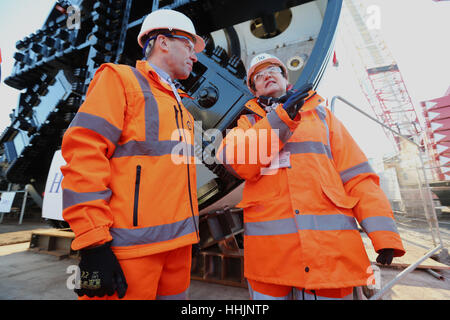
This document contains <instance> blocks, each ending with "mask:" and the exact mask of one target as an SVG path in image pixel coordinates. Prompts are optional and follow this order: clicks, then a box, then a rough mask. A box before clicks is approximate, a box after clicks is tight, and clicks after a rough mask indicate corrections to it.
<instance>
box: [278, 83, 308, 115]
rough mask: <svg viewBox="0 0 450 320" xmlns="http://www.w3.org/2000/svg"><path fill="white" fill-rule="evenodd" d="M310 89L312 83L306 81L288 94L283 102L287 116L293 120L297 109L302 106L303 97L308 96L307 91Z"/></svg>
mask: <svg viewBox="0 0 450 320" xmlns="http://www.w3.org/2000/svg"><path fill="white" fill-rule="evenodd" d="M310 90H312V84H311V83H307V84H305V85H303V86H302V87H301V88H300V89H299V90H298V91H295V92H294V93H293V94H290V95H289V98H288V99H287V100H286V102H285V103H284V104H283V108H284V110H286V112H287V114H288V115H289V118H291V119H292V120H294V118H295V117H296V116H297V113H298V111H299V110H300V109H301V108H302V107H303V104H304V103H305V98H306V97H307V96H308V92H309V91H310Z"/></svg>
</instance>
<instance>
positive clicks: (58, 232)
mask: <svg viewBox="0 0 450 320" xmlns="http://www.w3.org/2000/svg"><path fill="white" fill-rule="evenodd" d="M69 230H70V229H43V230H34V231H33V234H37V235H42V236H53V237H62V238H71V239H74V238H75V233H73V232H72V231H69Z"/></svg>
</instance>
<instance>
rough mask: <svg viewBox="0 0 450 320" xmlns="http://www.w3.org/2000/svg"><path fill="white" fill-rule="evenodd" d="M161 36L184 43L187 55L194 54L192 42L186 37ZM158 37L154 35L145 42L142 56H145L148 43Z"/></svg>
mask: <svg viewBox="0 0 450 320" xmlns="http://www.w3.org/2000/svg"><path fill="white" fill-rule="evenodd" d="M161 35H162V36H165V37H167V38H175V39H180V40H183V42H184V44H185V46H186V48H187V49H188V51H189V55H192V54H194V53H195V50H194V43H193V42H192V40H191V39H189V38H188V37H186V36H180V35H175V34H161ZM158 36H159V35H156V36H153V37H150V38H148V39H147V41H146V42H145V46H144V48H143V52H144V55H145V49H146V48H147V46H148V44H149V42H150V41H151V40H155V39H156V38H157V37H158Z"/></svg>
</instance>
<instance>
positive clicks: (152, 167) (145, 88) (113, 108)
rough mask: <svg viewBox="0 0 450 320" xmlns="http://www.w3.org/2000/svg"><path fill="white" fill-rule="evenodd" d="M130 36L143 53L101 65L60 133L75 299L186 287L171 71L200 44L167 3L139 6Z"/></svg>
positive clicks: (187, 167)
mask: <svg viewBox="0 0 450 320" xmlns="http://www.w3.org/2000/svg"><path fill="white" fill-rule="evenodd" d="M138 42H139V44H140V46H141V47H142V48H143V52H144V55H145V59H144V60H142V61H138V62H137V64H136V68H134V67H130V66H127V65H116V64H111V63H107V64H103V65H101V66H100V68H99V69H98V70H97V72H96V74H95V76H94V78H93V80H92V82H91V84H90V86H89V89H88V92H87V95H86V100H85V102H84V103H83V104H82V106H81V107H80V109H79V111H78V113H77V115H76V116H75V118H74V120H73V121H72V123H71V125H70V126H69V128H68V130H67V131H66V133H65V135H64V138H63V143H62V154H63V157H64V158H65V160H66V162H67V165H65V166H63V167H62V168H61V170H62V172H63V175H64V179H63V182H62V188H63V217H64V219H65V220H66V221H67V222H68V223H69V225H70V227H71V228H72V230H73V231H74V233H75V239H74V241H73V243H72V248H73V249H74V250H80V255H81V260H80V264H79V266H80V271H81V281H80V282H81V283H80V284H79V286H78V288H76V289H75V292H76V293H77V294H78V295H79V296H82V298H92V297H100V298H104V299H111V298H112V299H117V298H125V299H185V298H186V294H187V290H188V288H189V283H190V267H191V248H192V244H194V243H197V242H198V240H199V235H198V203H197V192H196V171H195V164H194V162H195V161H194V160H193V141H194V131H193V127H194V126H193V123H194V119H193V117H192V115H191V114H190V113H189V112H188V110H187V109H186V108H185V107H184V106H183V104H182V102H181V98H180V97H184V96H187V94H185V93H184V92H182V91H181V90H178V89H176V88H175V86H174V84H173V82H172V80H174V79H186V78H187V77H188V76H189V74H190V72H191V71H192V66H193V63H194V62H196V61H197V57H196V53H198V52H200V51H202V50H203V49H204V47H205V44H204V41H203V39H202V38H201V37H199V36H198V35H196V32H195V29H194V25H193V24H192V21H191V20H190V19H189V18H188V17H187V16H185V15H183V14H182V13H180V12H177V11H173V10H158V11H154V12H152V13H151V14H149V15H148V16H147V17H146V18H145V19H144V21H143V24H142V27H141V32H140V33H139V36H138ZM180 145H181V148H180Z"/></svg>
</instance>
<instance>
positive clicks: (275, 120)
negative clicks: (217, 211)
mask: <svg viewBox="0 0 450 320" xmlns="http://www.w3.org/2000/svg"><path fill="white" fill-rule="evenodd" d="M314 93H315V92H313V91H311V92H310V95H309V100H308V101H307V102H306V103H305V105H304V106H303V108H302V112H301V113H300V116H297V117H296V118H295V119H294V120H291V119H290V118H289V116H288V115H287V113H286V112H285V110H284V109H283V108H282V105H279V106H278V107H277V108H276V109H275V110H274V111H271V112H269V113H267V114H266V112H265V111H264V110H263V109H262V108H261V107H260V106H259V105H258V103H257V100H256V99H253V100H250V101H249V102H248V103H247V104H246V109H247V111H248V114H245V115H243V116H241V117H240V118H239V120H238V125H237V127H236V128H233V130H231V132H229V133H228V134H227V136H226V138H225V139H224V140H223V141H222V144H221V146H220V147H219V150H218V152H217V158H218V159H219V160H220V161H221V162H223V163H224V165H225V166H226V167H227V168H228V170H230V172H232V173H233V174H235V175H236V176H238V177H240V178H242V179H245V180H246V181H245V187H244V191H243V198H242V201H241V203H240V204H239V205H238V206H240V207H242V208H244V227H245V232H244V274H245V276H246V277H247V278H249V279H253V280H258V281H262V282H268V283H275V284H282V285H292V286H297V287H301V288H306V289H322V288H345V287H352V286H359V285H367V284H368V277H369V276H371V275H372V274H371V273H370V269H369V270H368V269H367V268H368V267H369V266H370V262H369V259H368V257H367V254H366V251H365V248H364V245H363V242H362V238H361V236H360V234H359V231H358V227H357V223H356V221H355V218H356V220H357V221H358V223H359V224H360V225H361V227H362V228H363V229H364V231H365V232H366V233H367V234H368V236H369V237H370V239H371V241H372V243H373V246H374V248H375V250H380V249H382V248H393V249H394V255H395V256H402V255H403V254H404V252H405V250H404V248H403V245H402V242H401V239H400V237H399V234H398V232H397V228H396V224H395V221H394V218H393V214H392V210H391V207H390V204H389V201H388V199H387V197H386V195H385V194H384V193H383V191H382V190H381V188H380V186H379V177H378V176H377V175H376V174H375V173H374V171H373V170H372V168H371V166H370V165H369V163H368V161H367V158H366V156H365V155H364V154H363V152H362V151H361V150H360V148H359V147H358V145H357V144H356V143H355V141H354V140H353V138H352V137H351V136H350V134H349V133H348V132H347V130H346V129H345V128H344V126H343V125H342V123H341V122H340V121H339V120H338V119H337V118H335V117H334V116H333V114H332V113H331V112H330V111H329V110H328V109H326V108H325V107H323V106H320V105H319V104H320V102H322V101H323V98H321V97H320V96H319V95H314ZM271 129H278V130H279V131H278V133H277V132H276V131H275V130H271ZM251 131H254V132H253V134H251V133H250V132H251ZM267 131H269V133H268V136H269V137H268V139H267V141H268V142H270V141H273V139H275V137H277V138H278V139H279V141H277V142H279V148H278V150H283V152H290V157H289V158H290V166H289V167H283V168H279V169H278V170H276V171H273V170H272V174H267V172H266V173H264V174H262V171H261V169H262V168H263V167H267V166H268V164H267V163H266V162H263V161H262V160H261V161H256V162H255V161H253V163H250V164H249V163H248V162H244V161H242V159H241V161H240V162H239V161H238V160H239V159H236V157H238V156H239V150H240V148H244V149H245V150H246V151H245V152H246V154H245V157H246V160H248V161H250V160H251V154H250V152H249V150H250V151H251V150H252V148H253V149H254V148H256V147H255V145H258V147H257V148H258V151H259V149H260V148H261V146H259V141H258V140H259V139H261V136H262V134H263V133H264V132H265V133H264V134H267ZM232 135H234V136H235V137H234V138H232V139H228V137H230V136H232ZM239 135H241V136H245V137H244V138H242V137H241V138H236V136H239ZM278 150H275V151H274V150H272V153H270V152H269V153H270V156H271V158H272V159H273V157H274V156H275V154H276V153H277V152H278ZM269 151H270V149H269ZM241 155H242V152H241ZM258 159H259V157H258ZM280 163H281V159H280ZM370 283H372V282H370Z"/></svg>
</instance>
